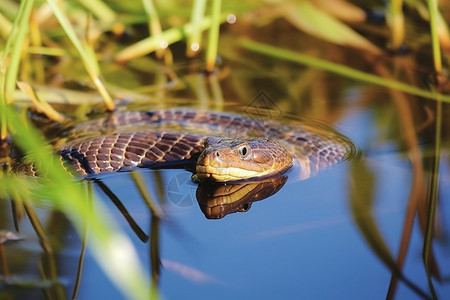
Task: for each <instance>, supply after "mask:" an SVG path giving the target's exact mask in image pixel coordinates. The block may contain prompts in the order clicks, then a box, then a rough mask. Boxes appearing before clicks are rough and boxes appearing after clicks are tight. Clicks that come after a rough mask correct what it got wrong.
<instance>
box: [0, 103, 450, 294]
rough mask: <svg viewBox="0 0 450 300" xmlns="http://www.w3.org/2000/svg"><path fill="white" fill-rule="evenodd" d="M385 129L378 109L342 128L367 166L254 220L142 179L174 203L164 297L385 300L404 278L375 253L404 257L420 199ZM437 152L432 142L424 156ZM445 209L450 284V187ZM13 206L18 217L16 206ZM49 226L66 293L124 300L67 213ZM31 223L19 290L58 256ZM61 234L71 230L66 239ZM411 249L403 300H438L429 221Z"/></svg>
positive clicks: (152, 175) (177, 174)
mask: <svg viewBox="0 0 450 300" xmlns="http://www.w3.org/2000/svg"><path fill="white" fill-rule="evenodd" d="M375 122H376V118H375V117H374V114H373V111H372V110H370V109H361V110H355V111H352V112H351V113H348V114H347V115H346V116H345V117H344V118H342V119H341V120H340V121H339V123H338V127H339V130H340V131H341V132H343V133H345V134H346V135H348V136H349V138H350V139H351V140H353V141H354V142H355V143H356V145H357V147H358V149H359V152H360V155H359V156H358V157H355V158H353V159H350V160H349V161H345V162H341V163H338V164H337V165H335V166H333V167H331V168H329V169H326V170H324V171H321V172H319V174H318V175H317V176H314V177H311V178H309V179H307V180H304V181H298V180H293V179H292V178H291V179H289V180H288V181H287V183H285V185H284V186H283V187H282V188H281V189H280V191H278V192H277V193H276V194H275V195H273V196H270V197H268V198H267V199H264V200H261V201H256V202H254V203H252V204H251V206H250V208H249V209H248V211H246V212H236V213H231V214H228V215H226V216H222V218H221V219H219V220H216V219H208V218H206V216H205V214H204V213H203V212H202V211H201V209H200V207H199V204H198V202H197V200H196V190H197V185H196V184H194V183H192V182H191V181H190V174H191V173H189V172H188V171H185V170H178V169H169V170H145V169H142V170H139V173H140V175H141V176H142V177H143V178H144V179H145V181H146V184H147V186H148V187H149V188H150V190H152V191H153V194H154V196H155V197H158V193H157V191H158V187H159V188H162V190H163V198H164V199H165V201H166V205H165V209H166V212H167V218H166V219H164V220H162V221H161V224H160V227H159V235H158V239H157V244H158V247H159V250H160V252H159V254H160V259H161V266H160V267H158V268H157V269H158V272H159V273H160V275H159V280H158V285H159V290H160V292H161V295H163V297H164V298H166V299H180V298H195V299H206V298H210V297H211V296H212V295H214V297H215V298H218V299H229V298H235V299H247V298H250V297H251V298H263V299H268V298H275V297H278V298H284V299H381V298H385V297H386V294H387V291H388V287H389V283H390V280H391V277H392V274H393V273H392V270H390V268H389V267H388V264H387V263H386V260H383V259H382V258H381V256H380V252H377V251H376V250H374V249H378V250H379V249H383V247H386V248H385V250H387V251H388V253H390V255H391V256H392V257H393V258H394V259H395V258H396V256H397V254H398V252H399V245H400V239H401V237H402V230H403V224H404V220H405V217H406V215H407V206H408V201H409V200H408V199H409V197H410V194H411V193H413V192H414V190H413V189H412V184H411V182H412V177H413V173H412V166H411V162H410V160H409V159H408V155H407V153H406V151H404V150H403V149H400V148H399V147H398V146H397V145H396V144H395V143H393V142H392V141H390V140H383V141H377V140H376V139H374V136H379V135H382V130H376V128H377V126H376V124H375ZM429 146H430V145H428V144H424V145H422V149H426V148H427V147H429ZM442 160H443V164H442V169H441V178H442V182H441V187H444V186H445V184H446V181H448V168H446V167H445V163H446V160H445V158H444V157H443V159H442ZM295 172H296V171H295V170H292V171H290V172H288V173H287V174H286V175H287V176H292V175H294V174H295ZM102 182H103V184H104V185H105V186H107V187H109V188H110V190H111V191H112V192H113V193H114V194H115V195H116V196H117V197H118V198H119V199H120V200H121V202H122V204H123V206H124V207H125V208H126V210H127V211H128V213H129V214H130V216H131V218H132V219H133V221H134V222H135V224H136V226H137V227H139V228H140V229H141V230H142V232H143V233H144V237H142V235H141V238H139V234H137V233H136V232H135V231H133V230H132V226H130V224H129V222H128V221H127V220H126V218H124V216H123V213H122V212H121V211H120V210H119V209H118V207H117V206H116V205H115V204H113V202H112V201H111V200H110V199H109V198H108V197H106V196H105V194H104V193H103V192H102V190H101V189H100V188H99V186H98V185H96V184H94V187H95V191H96V193H97V195H98V197H97V199H96V201H102V202H103V203H105V204H106V205H107V207H108V208H109V211H110V212H112V213H113V216H112V217H113V220H115V222H117V223H118V224H120V226H121V227H122V228H123V229H124V230H125V232H126V233H127V234H128V236H129V237H130V238H131V240H132V241H133V243H134V246H135V247H136V249H137V251H138V253H139V258H140V259H141V261H142V264H143V265H144V266H148V267H146V269H148V270H150V268H151V251H150V244H149V241H148V240H145V239H146V238H145V235H149V234H150V231H151V219H152V218H151V214H150V212H149V210H148V208H147V206H146V205H145V203H144V201H143V200H142V199H141V197H140V195H139V193H138V191H137V189H136V188H135V185H134V183H133V181H132V180H131V178H130V174H129V173H127V172H120V173H117V174H116V175H114V176H105V177H104V178H102ZM158 182H161V183H162V184H158ZM411 191H412V192H411ZM180 197H181V198H180ZM440 199H441V200H440V205H439V210H438V214H439V216H440V217H439V221H441V222H442V223H441V225H440V226H441V231H442V233H441V239H440V240H435V241H434V242H433V250H434V255H435V257H436V260H437V265H438V267H439V268H440V270H441V272H442V276H443V277H444V278H445V276H446V275H447V274H446V268H445V266H447V265H448V264H449V263H450V256H449V255H448V253H449V252H448V247H449V244H448V228H447V227H446V224H447V222H446V217H448V215H449V207H448V205H447V203H446V199H447V193H446V191H445V188H443V189H442V190H441V194H440ZM2 203H3V205H4V209H2V211H3V212H4V213H3V214H5V216H6V217H7V216H8V214H7V213H6V212H7V211H10V208H8V206H9V205H10V204H8V203H5V202H2ZM39 216H40V217H41V219H42V222H43V224H44V225H47V226H46V228H47V230H48V233H47V234H48V238H49V240H50V241H52V244H53V245H54V246H55V245H57V246H56V247H55V254H54V256H51V257H53V258H50V260H51V259H54V263H55V264H56V266H57V270H58V276H59V277H58V278H59V284H60V286H62V287H63V290H64V291H65V293H66V295H71V294H72V292H73V290H75V289H76V288H75V278H76V274H77V272H78V274H79V275H80V278H81V281H80V284H79V287H78V289H76V290H77V292H78V299H92V298H99V297H109V298H112V299H120V298H121V294H120V292H119V291H118V290H117V289H116V288H115V287H114V285H112V284H111V282H110V281H109V280H108V279H107V277H106V276H105V275H104V274H103V273H102V271H101V270H100V268H99V267H98V265H97V264H96V262H95V261H94V260H93V258H92V257H91V256H90V254H89V252H87V254H86V257H85V260H84V262H83V263H82V266H83V267H82V269H81V271H77V267H78V260H79V257H80V253H81V251H82V244H81V242H80V240H79V238H78V236H77V235H76V233H75V232H74V230H73V229H72V228H71V227H70V225H69V223H68V222H67V221H65V220H64V218H62V216H61V215H60V214H58V213H56V214H55V213H52V212H50V211H48V210H46V209H43V210H42V209H40V210H39ZM7 218H8V217H7ZM3 220H5V219H3ZM9 222H11V220H9ZM20 224H21V236H22V237H23V238H24V240H23V241H19V242H15V243H10V244H7V245H6V246H5V249H6V254H7V257H8V265H9V269H10V272H11V273H13V274H16V275H15V276H16V277H15V278H17V279H18V281H19V282H21V281H27V280H31V281H36V280H38V281H39V279H37V278H39V271H38V269H39V267H38V266H39V265H40V264H44V265H45V264H46V263H48V260H49V258H48V257H46V255H45V254H44V253H43V249H42V247H41V246H39V243H38V240H37V238H36V236H35V234H34V232H33V230H32V229H31V227H30V224H29V223H28V222H27V220H26V219H24V220H22V221H21V222H20ZM55 224H58V225H57V226H59V227H60V228H58V229H54V227H53V226H55ZM136 226H135V227H136ZM147 238H148V237H147ZM377 238H379V239H378V240H377ZM142 239H144V240H145V241H142ZM373 239H375V242H374V240H373ZM409 243H410V244H409V249H408V252H407V255H406V261H405V264H404V267H403V274H404V275H405V278H406V280H408V282H409V283H410V285H409V286H408V285H407V284H405V281H402V280H400V281H399V283H398V286H397V287H396V290H395V299H421V298H422V297H428V298H429V297H430V293H429V290H428V284H427V280H426V272H425V269H424V265H423V260H422V257H421V251H422V248H423V235H422V233H421V231H420V227H419V224H418V221H417V217H416V218H415V221H414V225H413V230H412V235H411V238H410V242H409ZM117 246H118V247H120V245H117ZM381 253H382V251H381ZM37 261H39V262H40V263H37ZM433 282H434V284H435V288H436V290H437V293H438V295H439V296H440V297H442V298H443V299H444V298H445V295H450V288H449V285H448V284H447V283H446V281H445V280H444V281H442V282H441V283H439V282H438V281H436V280H434V281H433ZM35 284H36V282H35ZM47 285H49V286H52V283H51V282H45V281H44V282H40V283H39V284H38V287H42V286H43V287H45V286H47ZM411 285H412V286H413V287H411ZM38 287H35V288H20V287H19V288H18V289H17V290H16V292H17V294H16V295H17V297H18V298H17V299H22V298H21V297H23V299H25V298H30V297H33V299H39V298H41V297H43V296H42V294H41V289H40V288H38ZM414 289H416V290H414ZM44 290H45V289H44ZM420 293H423V295H421V294H420ZM4 295H5V294H4ZM424 295H426V296H424Z"/></svg>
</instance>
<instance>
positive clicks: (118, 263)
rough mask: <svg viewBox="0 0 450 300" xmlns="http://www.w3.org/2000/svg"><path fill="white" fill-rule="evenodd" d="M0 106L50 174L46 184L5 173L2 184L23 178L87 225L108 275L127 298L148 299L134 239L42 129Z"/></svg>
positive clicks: (18, 139) (79, 226)
mask: <svg viewBox="0 0 450 300" xmlns="http://www.w3.org/2000/svg"><path fill="white" fill-rule="evenodd" d="M0 109H1V110H2V111H6V115H7V120H8V125H9V128H10V129H11V130H10V132H11V133H12V138H13V140H14V141H15V143H16V144H17V145H18V146H19V147H20V148H21V149H22V150H24V152H25V153H27V154H29V155H30V157H32V160H33V161H34V162H35V163H37V164H38V165H40V166H41V171H42V173H44V174H47V176H46V179H47V181H46V183H45V184H41V183H39V182H38V181H36V180H35V179H34V178H28V177H25V178H22V177H20V178H19V177H15V176H12V175H10V176H1V178H0V186H2V187H8V186H10V187H11V188H12V189H13V190H14V189H16V188H17V186H18V185H15V184H14V185H11V184H8V183H9V182H11V180H14V181H16V182H19V183H20V185H19V186H21V185H23V184H26V185H27V186H29V187H30V192H31V193H32V194H33V195H34V197H35V198H36V199H40V200H46V201H51V203H52V204H53V207H54V208H56V209H58V210H60V211H62V212H63V213H64V214H65V215H66V216H67V217H68V218H69V219H70V220H71V222H72V224H73V225H74V227H75V229H76V230H77V231H78V233H79V234H80V236H82V235H83V232H84V230H85V229H86V227H85V226H87V230H88V231H89V239H88V241H87V243H88V245H89V247H88V248H89V250H91V253H92V254H93V256H94V257H95V259H96V261H97V262H98V264H99V265H100V266H101V268H102V269H103V270H104V272H105V273H106V275H108V276H109V278H110V279H111V280H112V281H113V282H114V283H115V284H116V285H117V287H118V288H120V290H121V291H122V292H123V293H124V294H125V295H126V296H127V298H129V299H148V298H149V292H150V291H149V287H148V283H149V279H148V274H147V273H146V272H145V271H144V270H143V269H142V264H141V263H140V262H139V259H138V256H137V253H136V251H135V249H134V247H133V245H132V243H131V241H130V240H129V239H128V238H127V236H126V235H125V234H124V233H122V231H121V230H119V228H117V226H116V225H115V224H114V221H113V220H109V219H108V218H107V217H106V216H107V215H106V214H105V212H107V211H108V210H107V208H106V207H104V206H103V205H102V203H101V202H96V204H95V209H93V207H91V206H90V205H89V202H88V201H87V198H88V197H87V195H86V193H85V190H84V189H83V186H82V184H81V182H74V181H73V180H72V178H71V177H70V175H69V174H68V173H67V172H66V171H65V170H64V169H63V168H62V165H61V163H60V161H59V159H58V158H56V157H55V156H54V155H52V152H51V151H49V150H48V147H47V146H46V143H45V141H44V140H43V138H42V137H41V135H40V133H39V132H38V131H37V130H36V129H34V128H33V127H32V126H31V125H30V124H27V122H26V123H24V122H23V121H21V120H19V118H18V117H17V116H16V112H15V111H14V110H13V109H12V108H11V107H8V106H5V105H3V104H0ZM11 178H13V179H11ZM108 215H109V214H108Z"/></svg>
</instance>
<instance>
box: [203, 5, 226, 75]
mask: <svg viewBox="0 0 450 300" xmlns="http://www.w3.org/2000/svg"><path fill="white" fill-rule="evenodd" d="M221 8H222V0H213V2H212V7H211V28H210V29H209V36H208V47H207V49H206V71H207V72H213V71H214V66H215V65H216V58H217V47H218V45H219V30H220V23H221V21H220V10H221Z"/></svg>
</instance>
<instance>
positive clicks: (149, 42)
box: [115, 15, 226, 62]
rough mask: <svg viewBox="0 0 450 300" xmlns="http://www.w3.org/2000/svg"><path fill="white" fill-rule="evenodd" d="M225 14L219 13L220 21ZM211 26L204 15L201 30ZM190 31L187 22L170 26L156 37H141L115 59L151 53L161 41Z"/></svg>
mask: <svg viewBox="0 0 450 300" xmlns="http://www.w3.org/2000/svg"><path fill="white" fill-rule="evenodd" d="M225 19H226V16H225V15H221V17H220V22H224V21H225ZM210 27H211V19H210V18H208V17H205V18H203V19H202V21H201V23H200V28H201V30H206V29H208V28H210ZM191 33H192V24H190V23H187V24H185V25H184V26H182V27H180V28H175V27H174V28H170V29H167V30H165V31H163V32H162V33H161V36H158V37H148V38H146V39H143V40H141V41H139V42H137V43H135V44H133V45H131V46H129V47H127V48H125V49H123V50H122V51H120V52H119V53H117V55H116V57H115V60H117V61H119V62H125V61H128V60H130V59H133V58H136V57H140V56H143V55H146V54H149V53H152V52H154V51H156V50H158V49H160V48H161V41H163V42H164V44H165V45H171V44H173V43H175V42H178V41H181V40H182V39H183V38H185V37H189V36H190V35H191Z"/></svg>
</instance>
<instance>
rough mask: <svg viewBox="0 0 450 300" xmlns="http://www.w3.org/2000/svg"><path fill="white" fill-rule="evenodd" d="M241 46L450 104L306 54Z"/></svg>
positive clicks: (445, 99)
mask: <svg viewBox="0 0 450 300" xmlns="http://www.w3.org/2000/svg"><path fill="white" fill-rule="evenodd" d="M239 45H240V46H241V47H243V48H245V49H247V50H250V51H253V52H256V53H260V54H264V55H267V56H271V57H275V58H279V59H283V60H286V61H291V62H295V63H299V64H303V65H306V66H310V67H313V68H318V69H322V70H325V71H328V72H332V73H336V74H339V75H341V76H344V77H347V78H351V79H353V80H358V81H364V82H366V83H370V84H376V85H379V86H382V87H385V88H388V89H395V90H398V91H402V92H405V93H408V94H411V95H415V96H419V97H423V98H427V99H432V100H436V97H440V99H441V100H442V102H446V103H450V96H448V95H443V94H439V93H436V92H434V91H426V90H422V89H419V88H417V87H415V86H412V85H409V84H406V83H403V82H400V81H396V80H391V79H386V78H383V77H379V76H376V75H372V74H368V73H365V72H362V71H358V70H356V69H352V68H349V67H347V66H344V65H340V64H337V63H333V62H329V61H326V60H322V59H319V58H315V57H312V56H308V55H306V54H302V53H297V52H293V51H290V50H285V49H280V48H278V47H275V46H271V45H267V44H263V43H259V42H255V41H251V40H248V39H242V40H241V41H240V42H239Z"/></svg>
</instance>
